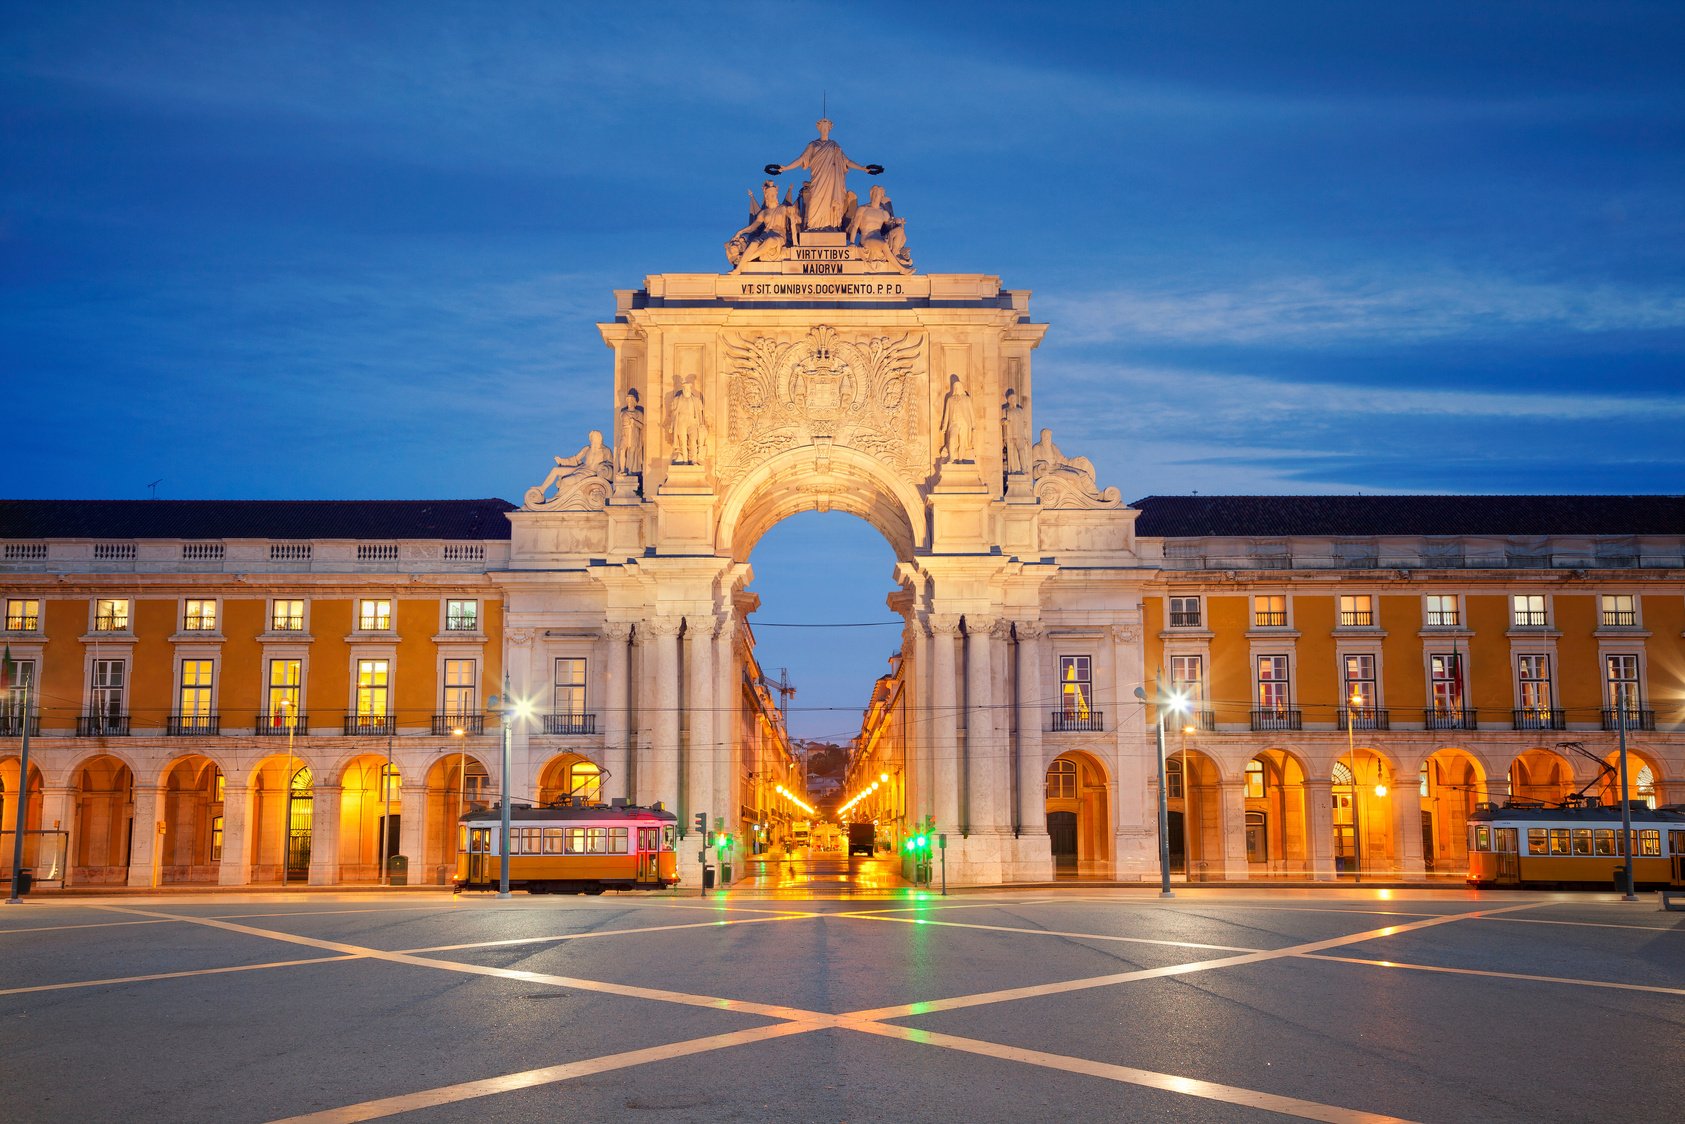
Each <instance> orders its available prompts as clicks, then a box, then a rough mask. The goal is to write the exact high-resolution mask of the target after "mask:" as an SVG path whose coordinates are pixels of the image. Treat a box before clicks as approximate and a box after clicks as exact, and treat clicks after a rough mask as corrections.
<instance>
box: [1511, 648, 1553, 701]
mask: <svg viewBox="0 0 1685 1124" xmlns="http://www.w3.org/2000/svg"><path fill="white" fill-rule="evenodd" d="M1515 666H1516V674H1517V676H1518V680H1519V685H1520V688H1521V691H1520V694H1521V709H1523V710H1531V711H1546V710H1549V709H1550V706H1551V702H1550V700H1551V691H1550V657H1549V656H1544V655H1528V656H1517V657H1515Z"/></svg>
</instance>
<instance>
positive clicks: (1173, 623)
mask: <svg viewBox="0 0 1685 1124" xmlns="http://www.w3.org/2000/svg"><path fill="white" fill-rule="evenodd" d="M1170 627H1171V628H1198V627H1199V598H1197V597H1172V598H1171V599H1170Z"/></svg>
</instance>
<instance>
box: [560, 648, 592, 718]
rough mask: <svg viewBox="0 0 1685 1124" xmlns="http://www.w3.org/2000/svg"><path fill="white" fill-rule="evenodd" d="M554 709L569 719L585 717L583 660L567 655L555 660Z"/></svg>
mask: <svg viewBox="0 0 1685 1124" xmlns="http://www.w3.org/2000/svg"><path fill="white" fill-rule="evenodd" d="M554 701H555V709H554V711H553V713H555V714H557V715H565V716H566V717H567V718H568V720H569V721H572V722H579V721H583V720H584V718H585V661H584V660H582V659H579V658H577V657H574V656H567V657H564V658H562V659H559V660H557V661H556V687H555V700H554Z"/></svg>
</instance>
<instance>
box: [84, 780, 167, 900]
mask: <svg viewBox="0 0 1685 1124" xmlns="http://www.w3.org/2000/svg"><path fill="white" fill-rule="evenodd" d="M71 775H72V777H73V778H74V780H73V785H74V789H75V807H76V810H75V813H74V816H73V820H72V822H73V823H74V824H75V825H76V827H75V835H74V837H73V838H72V839H71V841H70V867H71V871H70V876H71V879H72V881H74V882H76V883H78V884H80V885H90V884H95V885H99V884H107V885H109V884H121V883H126V882H128V881H130V872H129V859H130V856H131V854H132V853H133V852H134V851H135V842H136V841H135V838H134V834H135V833H136V832H138V831H142V830H145V831H148V832H150V831H152V830H154V828H153V824H152V823H151V822H150V821H149V822H147V823H145V824H137V823H136V822H135V777H134V772H133V770H131V769H130V768H129V766H128V764H127V763H126V762H124V761H122V760H121V759H119V758H117V757H114V756H112V755H110V754H103V753H102V754H96V755H95V756H93V757H89V758H87V759H86V760H84V761H82V762H81V763H80V764H78V765H77V766H76V767H75V769H73V770H72V771H71ZM144 850H145V853H148V854H149V853H151V848H150V847H146V848H145V849H144ZM143 865H144V864H143ZM136 875H137V881H138V882H139V884H140V885H149V884H150V883H151V881H152V872H150V871H138V872H136Z"/></svg>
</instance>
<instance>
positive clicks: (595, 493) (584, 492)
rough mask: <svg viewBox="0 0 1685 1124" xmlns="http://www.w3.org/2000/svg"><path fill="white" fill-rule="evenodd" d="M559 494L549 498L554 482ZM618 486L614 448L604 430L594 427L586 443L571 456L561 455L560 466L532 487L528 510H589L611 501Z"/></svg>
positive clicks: (527, 503)
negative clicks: (606, 441)
mask: <svg viewBox="0 0 1685 1124" xmlns="http://www.w3.org/2000/svg"><path fill="white" fill-rule="evenodd" d="M552 485H554V486H555V489H556V494H555V495H554V496H551V497H550V498H549V499H546V498H545V493H547V492H548V491H549V490H550V488H551V486H552ZM613 489H614V450H613V449H611V448H610V447H609V446H607V445H604V444H603V434H602V431H601V430H597V429H593V430H592V431H591V433H590V437H589V439H588V440H587V441H586V443H585V447H584V448H582V449H580V450H579V452H577V453H575V454H574V455H573V456H571V457H557V458H556V467H555V468H552V469H551V470H550V474H549V475H548V476H546V477H545V478H544V480H543V482H542V483H540V484H539V485H538V486H537V487H535V488H528V489H527V494H526V497H525V498H526V508H527V510H528V511H549V510H554V509H558V508H560V509H565V510H569V511H589V510H593V509H596V508H600V507H602V506H603V504H604V503H606V502H607V500H608V496H609V493H610V492H611V491H613Z"/></svg>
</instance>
